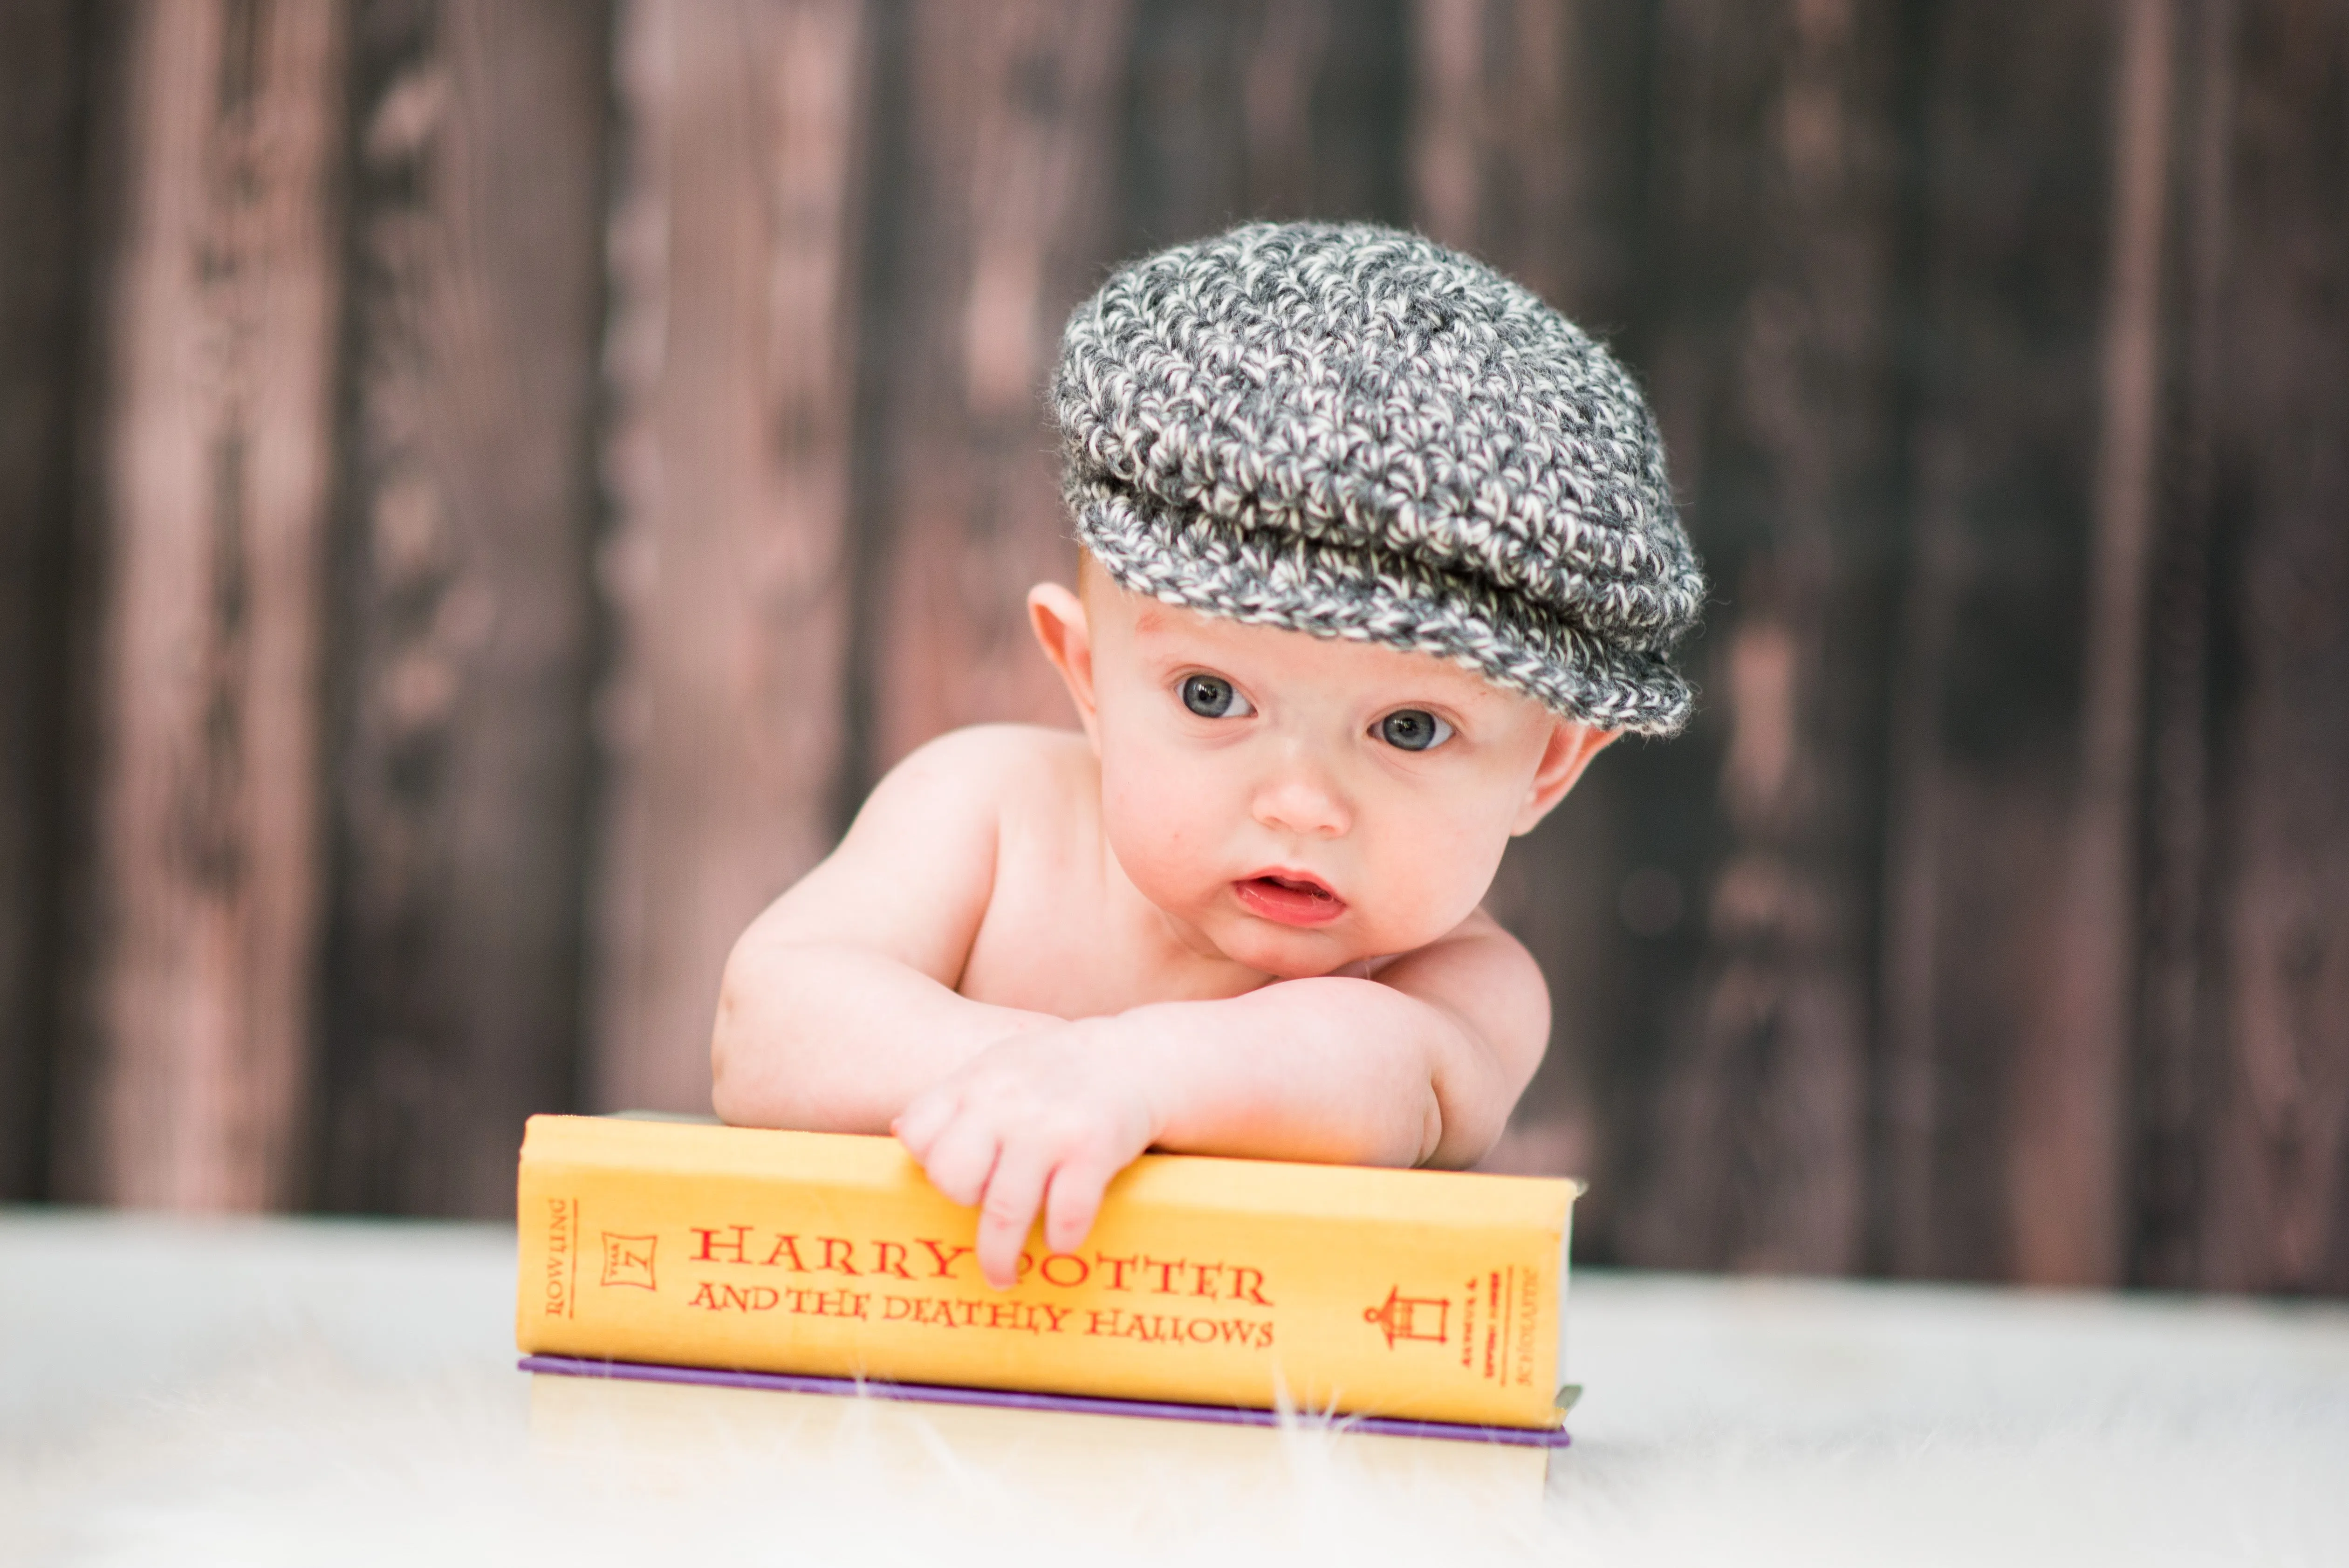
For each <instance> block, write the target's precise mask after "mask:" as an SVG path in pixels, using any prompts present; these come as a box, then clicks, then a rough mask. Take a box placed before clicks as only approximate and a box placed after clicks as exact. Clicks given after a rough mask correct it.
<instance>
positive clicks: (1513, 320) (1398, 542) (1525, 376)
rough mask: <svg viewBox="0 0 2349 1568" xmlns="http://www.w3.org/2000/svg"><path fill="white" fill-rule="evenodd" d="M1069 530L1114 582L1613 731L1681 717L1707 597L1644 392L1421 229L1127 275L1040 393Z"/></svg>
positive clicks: (1654, 730)
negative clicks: (1674, 659) (1047, 406)
mask: <svg viewBox="0 0 2349 1568" xmlns="http://www.w3.org/2000/svg"><path fill="white" fill-rule="evenodd" d="M1052 404H1053V411H1054V413H1055V415H1056V416H1057V418H1058V419H1059V423H1060V429H1061V449H1062V456H1063V459H1064V468H1063V477H1062V483H1063V488H1064V490H1065V491H1066V494H1067V496H1068V500H1069V505H1070V508H1071V511H1072V512H1073V513H1074V514H1075V518H1076V528H1077V536H1078V538H1079V540H1080V541H1081V542H1082V543H1083V544H1084V545H1085V547H1086V548H1087V549H1089V550H1090V551H1091V552H1092V554H1093V555H1094V557H1095V558H1096V559H1097V560H1099V561H1100V562H1101V564H1102V568H1103V569H1104V570H1106V571H1107V572H1108V573H1109V574H1110V576H1111V577H1112V579H1114V580H1115V581H1116V582H1118V583H1121V584H1123V586H1124V587H1126V588H1128V589H1131V590H1133V592H1135V593H1145V594H1148V595H1150V596H1152V597H1154V598H1156V599H1160V600H1164V601H1165V602H1166V603H1173V604H1182V605H1186V606H1188V607H1190V608H1192V609H1195V610H1199V611H1204V612H1206V613H1207V614H1216V615H1226V616H1229V617H1231V618H1233V619H1235V620H1239V621H1247V622H1253V623H1258V624H1267V625H1275V626H1285V627H1288V628H1290V629H1291V630H1295V631H1300V632H1309V633H1312V634H1315V635H1317V636H1324V637H1351V638H1360V639H1364V640H1368V641H1373V642H1379V643H1385V644H1389V645H1392V646H1395V647H1398V648H1403V649H1408V650H1412V651H1415V652H1420V653H1428V654H1435V655H1442V656H1444V657H1447V658H1452V659H1454V660H1457V661H1458V662H1459V663H1461V664H1463V665H1467V666H1469V667H1470V668H1473V669H1475V670H1478V671H1480V672H1482V673H1483V674H1484V675H1485V676H1487V677H1488V678H1490V679H1492V680H1493V681H1495V682H1496V683H1498V684H1499V685H1502V686H1508V687H1511V688H1513V689H1515V690H1517V691H1522V692H1525V693H1526V694H1527V695H1529V696H1534V697H1536V698H1538V699H1539V700H1540V701H1541V702H1543V703H1544V704H1546V705H1547V707H1550V708H1552V709H1553V710H1555V711H1557V712H1558V713H1562V714H1566V715H1568V716H1570V717H1575V718H1578V719H1582V720H1584V721H1586V722H1588V723H1590V724H1594V725H1599V726H1600V727H1605V728H1609V729H1630V730H1639V731H1642V732H1645V733H1647V734H1651V735H1667V734H1670V733H1671V732H1672V731H1674V730H1676V729H1678V728H1680V727H1681V726H1682V724H1683V723H1685V722H1686V721H1687V718H1688V714H1689V707H1690V704H1691V693H1690V690H1689V686H1688V683H1687V682H1686V681H1685V680H1683V679H1682V677H1681V676H1680V674H1679V673H1678V672H1677V671H1675V670H1674V669H1673V668H1672V666H1671V649H1672V645H1674V644H1675V643H1677V642H1679V641H1680V639H1681V638H1682V635H1683V634H1686V633H1687V632H1688V631H1689V629H1690V628H1691V627H1692V626H1693V625H1694V624H1696V618H1697V614H1698V611H1699V609H1700V607H1701V606H1702V602H1703V598H1704V579H1703V576H1702V573H1701V572H1700V571H1699V569H1698V565H1697V560H1696V554H1695V552H1694V551H1692V549H1691V548H1690V546H1689V541H1688V536H1687V535H1686V534H1685V533H1683V532H1682V531H1681V525H1680V520H1679V514H1678V512H1677V511H1676V510H1675V509H1674V507H1673V505H1672V497H1671V488H1670V486H1669V484H1668V483H1667V481H1666V480H1665V478H1664V452H1663V446H1662V443H1661V441H1660V440H1659V439H1658V438H1657V435H1656V425H1655V421H1654V419H1653V418H1651V416H1650V415H1649V412H1648V407H1647V404H1646V403H1645V402H1644V401H1643V400H1642V399H1641V397H1640V389H1639V387H1636V386H1634V385H1633V384H1632V381H1631V378H1630V376H1628V375H1627V374H1625V372H1624V371H1623V369H1622V367H1621V366H1619V365H1617V364H1616V363H1615V361H1614V360H1613V359H1611V358H1609V356H1608V354H1607V351H1606V350H1605V349H1603V348H1601V347H1599V345H1597V344H1596V343H1594V342H1592V341H1591V340H1590V339H1589V338H1588V337H1587V336H1585V335H1583V333H1582V332H1581V331H1580V330H1578V328H1577V327H1576V326H1575V325H1573V324H1572V323H1571V322H1568V320H1567V319H1566V318H1565V317H1563V316H1561V315H1558V314H1557V312H1556V311H1554V310H1552V309H1550V308H1549V307H1548V306H1547V305H1546V304H1542V303H1541V301H1540V300H1538V299H1537V298H1535V297H1534V295H1533V294H1530V293H1528V292H1527V291H1526V290H1525V289H1524V288H1521V287H1519V286H1518V285H1517V284H1513V283H1511V282H1509V281H1508V280H1507V279H1506V278H1504V277H1502V276H1500V275H1499V274H1498V273H1495V272H1494V271H1493V270H1492V269H1491V268H1489V267H1486V266H1485V265H1484V264H1483V263H1479V262H1475V261H1472V260H1470V259H1469V258H1468V257H1466V256H1463V255H1460V254H1459V253H1456V252H1453V251H1447V250H1445V249H1444V248H1443V247H1442V246H1440V245H1437V244H1435V243H1433V242H1430V241H1427V240H1423V239H1421V238H1419V237H1418V236H1416V235H1413V234H1406V233H1401V232H1396V231H1394V230H1392V229H1381V228H1375V227H1371V226H1370V225H1367V224H1332V223H1251V224H1248V225H1246V226H1244V227H1241V228H1237V229H1235V230H1233V231H1232V232H1229V233H1227V234H1224V235H1221V236H1219V237H1217V238H1216V239H1212V240H1204V241H1201V242H1197V243H1195V244H1188V245H1178V246H1176V247H1175V248H1174V249H1173V250H1169V251H1164V252H1161V253H1158V254H1157V255H1154V256H1150V257H1147V258H1145V259H1143V260H1142V261H1139V262H1135V263H1131V264H1130V265H1128V266H1126V267H1124V268H1123V269H1121V270H1120V271H1119V272H1118V273H1116V274H1115V275H1113V276H1112V277H1111V279H1110V280H1109V282H1107V283H1106V284H1102V289H1101V292H1100V293H1098V294H1095V295H1093V297H1092V299H1090V300H1088V301H1087V302H1085V304H1082V305H1081V306H1079V307H1078V309H1077V312H1076V314H1075V315H1072V316H1071V317H1070V318H1069V325H1068V331H1067V333H1066V334H1065V335H1063V337H1062V339H1061V363H1060V366H1059V368H1058V370H1057V371H1056V372H1055V373H1054V375H1053V378H1052Z"/></svg>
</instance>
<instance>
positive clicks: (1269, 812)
mask: <svg viewBox="0 0 2349 1568" xmlns="http://www.w3.org/2000/svg"><path fill="white" fill-rule="evenodd" d="M1255 810H1256V820H1257V821H1258V822H1260V823H1262V824H1263V825H1264V826H1266V827H1268V828H1271V829H1273V830H1276V831H1279V832H1288V833H1299V834H1305V835H1309V836H1311V837H1315V838H1324V839H1334V838H1338V837H1340V836H1341V835H1343V834H1344V833H1345V832H1346V830H1348V829H1350V828H1351V827H1352V826H1353V822H1354V819H1353V813H1352V811H1350V810H1348V808H1347V805H1346V801H1345V798H1344V796H1343V794H1342V793H1341V792H1340V790H1339V789H1338V786H1337V781H1336V780H1335V779H1331V778H1330V776H1329V774H1328V772H1327V771H1326V770H1325V769H1321V768H1319V767H1317V766H1315V765H1314V764H1313V763H1312V762H1311V761H1310V760H1309V759H1308V758H1299V757H1291V758H1288V759H1286V762H1285V765H1284V766H1282V767H1281V768H1280V769H1278V770H1277V771H1275V772H1274V773H1273V774H1271V775H1270V776H1269V777H1268V778H1267V779H1265V780H1264V781H1263V783H1261V784H1260V785H1258V786H1257V792H1256V802H1255Z"/></svg>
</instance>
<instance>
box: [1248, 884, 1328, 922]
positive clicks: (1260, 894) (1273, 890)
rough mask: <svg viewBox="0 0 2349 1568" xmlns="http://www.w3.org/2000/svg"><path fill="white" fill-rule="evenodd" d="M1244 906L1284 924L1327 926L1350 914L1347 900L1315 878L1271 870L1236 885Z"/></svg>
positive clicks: (1249, 910)
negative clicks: (1347, 911) (1345, 914)
mask: <svg viewBox="0 0 2349 1568" xmlns="http://www.w3.org/2000/svg"><path fill="white" fill-rule="evenodd" d="M1232 891H1233V892H1234V894H1235V895H1236V896H1237V898H1238V899H1239V901H1240V906H1241V907H1242V908H1244V909H1246V910H1247V911H1248V913H1251V914H1258V915H1262V916H1263V917H1264V918H1265V919H1267V920H1273V921H1278V922H1279V923H1281V924H1283V925H1327V924H1328V923H1330V922H1331V921H1333V920H1335V919H1337V918H1338V917H1339V916H1340V915H1341V914H1343V913H1346V901H1345V900H1344V899H1342V898H1340V897H1339V896H1338V895H1337V894H1336V893H1334V892H1330V890H1329V889H1328V888H1326V887H1323V886H1322V885H1321V884H1320V883H1319V882H1316V881H1314V880H1313V879H1312V878H1311V877H1309V876H1301V875H1298V874H1295V873H1291V872H1265V873H1263V874H1262V875H1260V876H1252V877H1247V878H1244V879H1242V880H1241V881H1239V882H1234V883H1233V884H1232Z"/></svg>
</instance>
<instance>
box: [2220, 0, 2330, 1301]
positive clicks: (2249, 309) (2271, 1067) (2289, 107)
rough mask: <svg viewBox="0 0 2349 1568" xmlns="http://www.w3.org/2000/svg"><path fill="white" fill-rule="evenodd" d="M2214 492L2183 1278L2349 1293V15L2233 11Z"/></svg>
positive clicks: (2266, 5) (2229, 1285)
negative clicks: (2210, 712)
mask: <svg viewBox="0 0 2349 1568" xmlns="http://www.w3.org/2000/svg"><path fill="white" fill-rule="evenodd" d="M2237 28H2238V31H2237V32H2236V35H2235V36H2236V39H2237V44H2236V46H2237V49H2238V50H2239V54H2238V57H2237V59H2238V64H2237V67H2236V77H2235V86H2234V92H2233V112H2232V115H2231V116H2230V120H2231V137H2230V161H2231V170H2230V173H2229V175H2228V178H2227V186H2228V189H2229V191H2230V203H2229V211H2230V233H2229V236H2228V249H2227V256H2226V279H2225V285H2224V291H2223V295H2222V298H2223V302H2224V303H2223V314H2222V317H2221V319H2222V323H2223V326H2222V338H2221V351H2220V352H2221V359H2220V366H2221V368H2220V387H2221V392H2220V398H2219V402H2218V410H2217V415H2216V431H2215V438H2216V445H2217V449H2216V453H2215V464H2216V469H2217V472H2216V478H2215V483H2214V493H2215V504H2216V507H2217V512H2216V519H2217V530H2218V533H2219V542H2218V545H2217V548H2218V552H2219V556H2220V562H2221V565H2220V582H2221V583H2222V587H2221V590H2220V594H2219V596H2218V598H2219V603H2218V615H2219V618H2220V628H2219V635H2218V636H2217V638H2216V639H2215V640H2216V642H2217V643H2218V645H2219V652H2218V656H2217V658H2216V661H2215V670H2216V674H2217V676H2218V682H2219V685H2220V691H2219V693H2218V698H2217V700H2218V706H2219V710H2220V711H2219V714H2218V717H2217V721H2216V732H2217V735H2218V737H2219V744H2218V748H2217V751H2216V757H2215V762H2216V767H2215V769H2214V773H2215V776H2216V777H2215V779H2214V782H2215V785H2216V793H2217V797H2218V807H2217V810H2218V815H2219V818H2220V824H2221V826H2220V829H2219V831H2220V833H2221V834H2222V835H2223V843H2224V853H2223V854H2222V855H2220V857H2219V858H2218V860H2217V865H2218V868H2219V869H2218V872H2217V874H2216V877H2215V879H2214V882H2213V886H2212V890H2211V896H2212V898H2213V900H2214V902H2215V903H2216V910H2215V916H2216V919H2215V925H2216V938H2217V941H2216V951H2215V953H2214V954H2213V965H2212V967H2213V970H2214V972H2215V973H2214V980H2213V984H2214V985H2215V987H2216V989H2217V995H2216V996H2215V997H2214V999H2213V1001H2214V1013H2215V1023H2216V1029H2215V1046H2216V1051H2215V1059H2213V1060H2212V1061H2211V1063H2210V1071H2209V1074H2208V1076H2207V1078H2206V1079H2205V1086H2206V1088H2207V1089H2208V1090H2209V1101H2208V1104H2209V1120H2208V1122H2207V1124H2206V1125H2207V1133H2206V1136H2207V1137H2208V1139H2209V1142H2208V1144H2207V1146H2206V1152H2205V1155H2204V1163H2205V1169H2206V1171H2207V1173H2208V1174H2207V1187H2206V1189H2205V1191H2204V1193H2203V1198H2202V1203H2201V1206H2200V1222H2201V1223H2200V1227H2199V1229H2200V1240H2201V1246H2202V1250H2203V1255H2202V1260H2201V1261H2202V1267H2201V1270H2200V1279H2199V1282H2198V1283H2200V1284H2205V1285H2207V1286H2214V1287H2218V1288H2224V1289H2234V1290H2261V1291H2278V1290H2281V1291H2324V1292H2328V1293H2333V1294H2339V1293H2341V1292H2343V1291H2344V1290H2349V1202H2344V1199H2345V1198H2349V817H2344V812H2343V810H2342V809H2341V802H2342V799H2343V792H2344V780H2349V615H2344V613H2343V606H2344V605H2345V604H2349V529H2344V526H2343V519H2344V517H2349V449H2344V443H2343V441H2342V439H2341V434H2342V431H2343V430H2344V428H2349V375H2344V372H2343V369H2342V366H2344V364H2349V296H2344V292H2343V288H2342V258H2343V257H2344V255H2349V17H2344V15H2343V14H2342V13H2341V11H2340V10H2339V8H2338V7H2333V6H2324V5H2292V4H2284V3H2281V0H2256V3H2254V0H2245V3H2244V4H2243V5H2242V6H2241V8H2240V20H2239V21H2238V23H2237Z"/></svg>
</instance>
